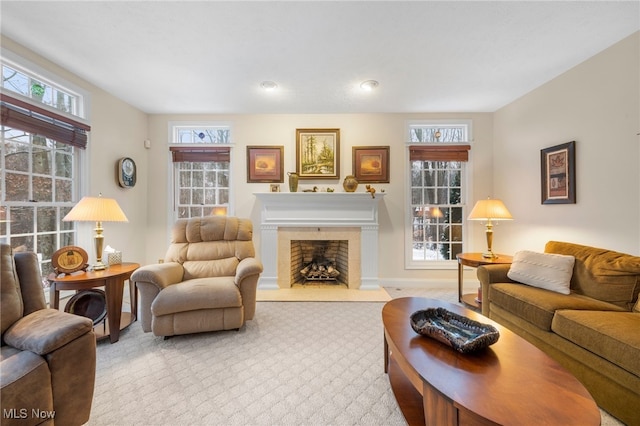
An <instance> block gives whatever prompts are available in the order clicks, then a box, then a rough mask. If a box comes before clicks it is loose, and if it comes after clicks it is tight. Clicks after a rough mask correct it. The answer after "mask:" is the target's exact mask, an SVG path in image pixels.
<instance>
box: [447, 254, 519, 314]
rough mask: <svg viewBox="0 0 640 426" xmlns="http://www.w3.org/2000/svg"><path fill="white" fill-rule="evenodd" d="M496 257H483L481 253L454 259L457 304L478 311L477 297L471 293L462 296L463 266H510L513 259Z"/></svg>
mask: <svg viewBox="0 0 640 426" xmlns="http://www.w3.org/2000/svg"><path fill="white" fill-rule="evenodd" d="M496 256H497V257H493V258H490V257H483V256H482V253H458V254H457V255H456V258H457V259H458V302H462V303H463V304H464V305H466V306H469V307H471V308H473V309H476V310H479V309H480V303H482V302H481V301H479V300H478V299H477V295H476V294H473V293H469V294H462V289H463V284H464V280H463V270H464V267H465V266H471V267H472V268H477V267H478V266H482V265H491V264H510V263H512V262H513V257H512V256H508V255H506V254H497V255H496Z"/></svg>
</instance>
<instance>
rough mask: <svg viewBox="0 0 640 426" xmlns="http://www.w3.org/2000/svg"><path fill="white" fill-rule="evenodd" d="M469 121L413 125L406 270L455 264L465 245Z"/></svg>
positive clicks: (410, 143)
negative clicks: (444, 262)
mask: <svg viewBox="0 0 640 426" xmlns="http://www.w3.org/2000/svg"><path fill="white" fill-rule="evenodd" d="M469 128H470V122H460V123H431V122H422V123H412V124H410V125H409V128H408V134H409V142H408V151H409V167H408V170H409V171H410V172H409V174H410V176H409V180H410V185H409V186H410V197H409V200H410V205H409V207H410V211H411V214H410V216H409V221H410V224H408V228H409V229H410V232H408V233H407V234H408V235H407V238H406V240H407V246H408V250H407V253H408V256H406V265H407V267H416V268H419V267H424V266H427V265H434V262H435V261H449V260H455V259H456V254H458V253H461V252H462V247H463V243H464V235H465V232H464V210H465V179H466V163H467V160H468V151H469V148H470V146H469V145H468V143H467V141H468V140H469V133H470V132H469Z"/></svg>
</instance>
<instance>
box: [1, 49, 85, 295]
mask: <svg viewBox="0 0 640 426" xmlns="http://www.w3.org/2000/svg"><path fill="white" fill-rule="evenodd" d="M0 58H1V59H2V62H3V63H4V64H6V65H7V66H9V67H11V68H14V69H16V70H17V71H19V72H21V73H24V74H26V75H27V76H29V78H32V79H37V80H39V81H41V82H42V83H45V84H48V85H51V86H52V87H55V88H57V89H59V90H62V91H64V92H66V93H67V94H69V95H72V96H75V97H76V105H75V106H76V108H75V113H76V114H70V113H67V112H65V111H62V110H59V109H57V108H55V107H52V106H50V105H47V104H44V103H40V102H37V101H36V100H34V99H31V98H30V97H27V96H24V95H22V94H20V93H17V92H13V91H11V90H7V89H5V88H2V87H0V95H1V101H2V104H3V105H2V112H3V118H2V125H3V126H7V127H11V128H14V129H17V130H20V131H23V132H25V133H32V134H39V135H41V136H45V137H47V138H49V139H52V140H55V141H56V142H58V143H62V144H67V145H69V146H72V147H74V148H76V149H74V155H73V167H74V171H75V173H74V176H73V179H72V180H71V184H72V189H71V191H72V192H71V197H72V200H71V201H68V202H67V201H53V200H52V201H46V202H45V201H43V202H39V203H37V204H34V205H31V202H28V203H25V202H16V201H2V205H6V206H8V207H14V208H15V207H23V206H24V207H29V208H31V207H34V208H42V207H55V208H62V207H69V208H70V207H72V206H73V204H75V203H76V202H77V200H78V199H79V198H80V195H81V194H82V193H83V190H85V189H86V188H85V185H86V182H88V170H89V167H87V161H88V158H89V155H88V153H87V151H89V150H90V145H89V144H88V138H89V135H87V134H86V132H88V131H89V130H90V129H91V127H90V125H89V122H90V121H89V120H88V118H89V115H90V114H89V113H90V105H91V96H90V93H89V92H88V91H86V90H84V89H82V88H80V87H78V86H76V85H75V84H72V83H70V82H68V81H67V80H65V79H63V78H61V77H60V76H59V75H57V74H55V73H53V72H51V71H49V70H46V69H44V68H42V67H41V66H38V65H36V64H35V63H33V62H31V61H28V60H26V59H24V58H22V57H21V56H19V55H17V54H15V53H13V52H11V51H9V50H7V49H6V48H0ZM11 107H14V108H13V109H12V110H11V111H5V108H6V109H9V108H11ZM15 107H17V108H15ZM25 111H26V113H25ZM30 112H35V113H36V114H35V115H36V117H33V118H32V117H31V116H30V115H29V114H30ZM5 114H8V115H12V114H13V115H14V116H13V117H12V118H11V119H9V118H8V116H6V117H5ZM38 115H39V116H40V117H38ZM16 117H17V121H18V122H19V121H20V120H23V121H26V122H27V123H29V120H32V121H31V124H33V126H32V127H29V125H27V124H25V125H20V123H16V121H11V120H12V119H13V118H16ZM5 119H8V120H9V121H5ZM35 120H38V121H35ZM23 124H24V123H23ZM61 124H62V125H61ZM40 126H43V127H44V128H47V126H48V128H49V129H50V130H51V131H52V133H47V132H46V131H42V129H41V127H40ZM60 130H62V134H60V133H59V132H60ZM74 132H78V133H80V132H84V133H85V137H86V143H84V146H81V144H80V143H79V141H78V140H77V139H76V140H75V141H74V138H73V134H74ZM64 135H67V136H69V135H71V136H70V137H68V138H65V137H64ZM78 148H80V149H78ZM81 148H86V149H81ZM32 176H33V175H32ZM4 184H5V182H3V185H4ZM3 193H5V194H6V192H5V191H3ZM58 213H60V211H59V210H58ZM60 220H61V218H60V217H59V218H57V219H56V222H57V223H58V224H60ZM36 224H37V222H34V233H33V234H27V235H33V238H34V241H35V240H36V239H37V238H38V236H39V235H55V239H56V246H57V248H60V246H62V245H64V243H62V242H61V241H62V240H61V238H62V235H63V234H69V233H72V234H73V235H74V240H75V244H76V245H83V244H82V241H83V240H84V235H83V233H82V232H79V230H78V227H77V225H74V226H73V229H72V230H69V229H64V228H62V227H60V228H58V227H57V228H56V229H54V230H46V231H38V229H37V228H36V227H35V226H36ZM16 235H22V234H16ZM87 238H90V234H87ZM85 245H86V244H85ZM38 254H39V255H41V252H40V253H38ZM39 263H40V266H41V267H42V265H43V264H44V263H50V259H47V260H46V261H44V262H43V261H42V260H41V259H40V261H39ZM45 293H46V292H45Z"/></svg>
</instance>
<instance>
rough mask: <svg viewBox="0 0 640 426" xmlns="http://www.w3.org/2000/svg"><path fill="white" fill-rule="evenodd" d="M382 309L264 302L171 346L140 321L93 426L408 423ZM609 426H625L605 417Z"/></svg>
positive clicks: (126, 339)
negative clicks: (238, 321)
mask: <svg viewBox="0 0 640 426" xmlns="http://www.w3.org/2000/svg"><path fill="white" fill-rule="evenodd" d="M304 290H309V289H304ZM385 290H386V291H385V293H386V294H387V297H391V298H396V297H405V296H422V297H429V298H434V299H442V300H447V301H449V302H455V301H456V299H457V293H456V290H455V289H453V288H451V289H398V288H386V289H385ZM309 295H311V293H309ZM383 305H384V303H382V302H379V303H353V302H344V303H331V302H318V301H315V302H309V303H295V302H293V303H278V302H259V303H258V306H257V312H256V317H255V318H254V319H253V320H252V321H249V322H248V323H247V325H246V326H245V327H243V328H242V329H241V330H240V331H227V332H215V333H201V334H195V335H188V336H176V337H173V338H171V339H169V340H163V339H162V338H158V337H154V336H153V335H151V334H150V333H143V332H142V330H141V328H140V324H139V323H137V322H136V323H134V324H132V325H131V326H130V327H129V328H128V329H126V330H124V331H123V333H122V334H121V335H120V341H119V342H117V343H115V344H110V343H109V342H108V341H107V340H103V341H100V342H98V348H97V372H96V386H95V393H94V401H93V407H92V412H91V418H90V420H89V423H88V425H118V426H120V425H136V426H137V425H158V426H160V425H178V424H179V425H239V426H242V425H256V426H259V425H265V426H271V425H319V426H320V425H336V426H340V425H367V426H369V425H385V426H387V425H389V426H394V425H398V426H402V425H406V422H405V420H404V418H403V416H402V414H401V413H400V410H399V409H398V406H397V403H396V401H395V398H394V396H393V393H392V391H391V388H390V385H389V379H388V377H387V375H386V374H385V373H384V371H383V362H382V356H383V345H382V340H383V339H382V318H381V309H382V306H383ZM126 308H127V309H128V308H129V307H128V306H126ZM602 425H603V426H614V425H615V426H618V425H621V423H619V422H617V421H616V420H615V419H613V418H612V417H611V416H609V415H608V414H607V413H605V412H602Z"/></svg>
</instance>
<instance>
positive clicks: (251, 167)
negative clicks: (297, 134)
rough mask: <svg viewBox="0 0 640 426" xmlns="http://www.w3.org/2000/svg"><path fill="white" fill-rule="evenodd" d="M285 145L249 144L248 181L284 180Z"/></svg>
mask: <svg viewBox="0 0 640 426" xmlns="http://www.w3.org/2000/svg"><path fill="white" fill-rule="evenodd" d="M283 152H284V146H247V182H249V183H260V182H262V183H282V182H284V163H283V158H282V157H283Z"/></svg>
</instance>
